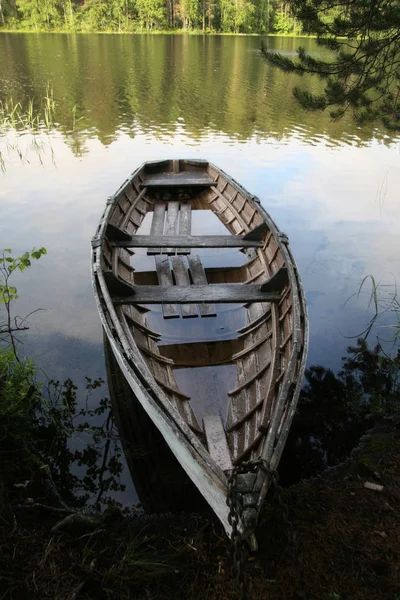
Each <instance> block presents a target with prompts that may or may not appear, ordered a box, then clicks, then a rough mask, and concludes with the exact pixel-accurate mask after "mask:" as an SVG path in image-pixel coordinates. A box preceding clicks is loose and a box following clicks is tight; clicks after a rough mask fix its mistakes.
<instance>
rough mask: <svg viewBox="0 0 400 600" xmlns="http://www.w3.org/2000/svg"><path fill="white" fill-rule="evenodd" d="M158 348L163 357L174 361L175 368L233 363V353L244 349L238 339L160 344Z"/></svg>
mask: <svg viewBox="0 0 400 600" xmlns="http://www.w3.org/2000/svg"><path fill="white" fill-rule="evenodd" d="M158 349H159V352H160V354H161V355H162V356H163V357H165V358H169V359H171V360H172V361H173V363H174V367H175V368H179V367H182V368H187V367H208V366H211V365H227V364H232V363H233V360H232V355H233V354H235V353H237V352H239V351H240V350H242V349H243V342H242V341H238V340H222V341H218V342H189V343H187V344H185V343H183V344H165V345H160V346H159V347H158Z"/></svg>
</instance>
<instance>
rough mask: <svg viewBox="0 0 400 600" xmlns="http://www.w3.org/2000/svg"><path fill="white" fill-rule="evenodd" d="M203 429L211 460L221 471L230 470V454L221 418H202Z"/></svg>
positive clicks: (214, 416) (217, 416) (215, 416)
mask: <svg viewBox="0 0 400 600" xmlns="http://www.w3.org/2000/svg"><path fill="white" fill-rule="evenodd" d="M203 429H204V433H205V436H206V441H207V448H208V452H209V453H210V456H211V458H212V459H213V460H214V461H215V462H216V463H217V465H218V466H219V467H221V469H222V470H223V471H228V470H230V469H232V458H231V453H230V451H229V447H228V442H227V440H226V435H225V429H224V425H223V423H222V419H221V417H220V416H219V415H213V416H206V417H204V418H203Z"/></svg>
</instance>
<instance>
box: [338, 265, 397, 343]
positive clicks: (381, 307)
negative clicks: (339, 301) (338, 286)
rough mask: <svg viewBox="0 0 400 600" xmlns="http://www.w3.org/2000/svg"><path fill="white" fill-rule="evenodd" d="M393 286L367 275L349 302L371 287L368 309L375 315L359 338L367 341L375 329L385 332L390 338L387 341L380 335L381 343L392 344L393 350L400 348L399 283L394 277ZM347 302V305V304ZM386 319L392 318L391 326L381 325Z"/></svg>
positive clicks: (387, 337)
mask: <svg viewBox="0 0 400 600" xmlns="http://www.w3.org/2000/svg"><path fill="white" fill-rule="evenodd" d="M393 279H394V281H393V283H392V284H389V285H388V284H382V283H380V282H377V281H376V279H375V277H374V276H373V275H366V276H365V277H364V279H363V280H362V281H361V283H360V286H359V288H358V291H357V292H356V293H355V294H353V295H352V296H351V297H350V298H349V299H348V300H347V302H348V301H349V300H350V299H351V298H354V297H357V298H359V296H360V295H361V294H362V293H363V292H364V289H365V288H366V287H367V285H368V284H369V285H370V290H369V292H368V294H369V302H368V309H370V308H371V307H372V308H373V311H374V314H373V316H372V317H371V319H370V320H369V322H368V324H367V326H366V328H365V329H364V331H362V332H361V333H360V334H359V335H358V336H357V337H363V338H364V339H365V340H367V339H368V336H369V335H370V334H371V331H372V329H373V328H374V327H379V329H381V330H384V331H385V332H386V334H388V336H385V337H386V339H385V338H384V337H382V336H380V335H378V336H377V337H378V340H379V341H384V342H390V343H392V345H393V348H396V347H397V346H399V342H400V298H399V295H398V292H397V282H396V279H395V277H394V276H393ZM347 302H346V303H347ZM384 317H390V321H391V322H390V323H389V324H385V323H384V324H381V323H380V322H381V321H382V319H383V318H384Z"/></svg>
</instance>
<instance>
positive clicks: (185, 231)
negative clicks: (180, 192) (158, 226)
mask: <svg viewBox="0 0 400 600" xmlns="http://www.w3.org/2000/svg"><path fill="white" fill-rule="evenodd" d="M191 230H192V206H191V205H190V204H189V203H187V202H183V203H182V204H181V207H180V211H179V235H180V236H181V237H186V236H189V235H190V232H191ZM177 253H178V254H190V248H179V249H177Z"/></svg>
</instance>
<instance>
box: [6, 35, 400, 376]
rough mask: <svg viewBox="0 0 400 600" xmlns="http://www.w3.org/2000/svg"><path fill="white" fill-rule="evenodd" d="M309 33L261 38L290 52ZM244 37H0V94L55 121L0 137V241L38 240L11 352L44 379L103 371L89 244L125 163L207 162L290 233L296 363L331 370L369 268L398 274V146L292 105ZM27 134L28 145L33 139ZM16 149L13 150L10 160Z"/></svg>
mask: <svg viewBox="0 0 400 600" xmlns="http://www.w3.org/2000/svg"><path fill="white" fill-rule="evenodd" d="M300 44H302V45H304V46H306V47H307V49H308V50H311V51H313V52H316V53H317V52H318V53H319V52H321V51H320V49H318V47H317V46H316V44H315V42H314V41H313V40H298V39H289V38H277V37H276V38H271V39H270V40H269V41H268V45H269V46H270V47H271V48H275V49H278V50H281V51H283V52H285V53H288V54H294V53H295V50H296V48H297V47H298V46H299V45H300ZM259 46H260V38H258V37H242V36H229V37H219V36H214V37H205V36H204V37H203V36H164V35H148V36H145V35H93V34H92V35H55V34H4V33H3V34H0V73H1V78H0V100H5V99H7V98H9V97H11V96H12V97H13V99H14V100H15V101H19V102H21V104H22V105H23V106H25V107H26V106H27V105H28V102H29V99H33V100H34V102H35V105H36V106H39V105H40V103H41V101H42V99H43V97H44V96H45V95H46V90H47V89H52V90H53V95H54V99H55V102H56V105H57V106H56V121H57V126H56V127H54V128H53V129H52V131H51V132H50V133H46V132H43V133H42V134H41V135H40V136H38V137H36V138H35V140H33V139H32V137H31V136H29V135H20V133H17V132H15V131H13V130H11V131H8V133H7V134H3V135H2V136H0V152H1V153H2V157H3V160H4V165H3V168H4V173H1V172H0V215H1V219H0V248H12V249H13V253H14V254H18V253H22V252H23V251H25V250H27V249H30V248H32V247H33V246H36V247H40V246H45V247H46V248H47V251H48V255H47V256H45V257H43V258H42V259H41V260H40V261H39V262H38V263H35V264H33V266H32V268H31V269H30V270H29V271H27V272H25V273H24V274H23V275H21V276H18V275H17V276H16V277H15V284H16V285H17V287H18V290H19V292H20V297H21V298H20V300H19V301H18V305H17V307H16V312H17V313H18V314H20V315H25V314H27V313H29V312H30V311H32V310H34V309H36V308H42V309H45V310H43V311H40V312H38V313H35V314H34V315H32V316H31V317H30V318H29V324H30V331H29V332H28V333H27V334H26V335H24V337H23V340H24V346H23V352H25V353H26V354H28V355H30V356H32V358H34V360H35V361H36V363H37V365H38V366H39V367H41V368H42V369H43V370H44V371H45V372H46V373H47V374H48V375H49V376H51V377H57V378H60V379H62V378H66V377H72V378H73V379H75V380H76V381H80V380H82V378H83V376H85V375H88V376H90V377H98V376H103V377H104V372H105V370H104V356H103V339H102V330H101V326H100V319H99V316H98V313H97V310H96V308H95V304H94V301H93V294H92V289H91V281H90V260H89V259H90V240H91V237H92V236H93V234H94V232H95V229H96V225H97V223H98V220H99V217H100V215H101V213H102V210H103V207H104V204H105V201H106V199H107V197H108V196H109V195H111V194H112V193H113V192H115V191H116V189H117V188H118V187H119V185H120V184H121V183H122V182H123V181H124V179H125V178H126V177H127V175H128V174H129V173H131V172H132V171H133V170H134V169H135V168H136V167H137V166H138V165H139V164H141V163H142V162H143V161H145V160H154V159H159V158H164V157H195V158H206V159H209V160H210V161H212V162H214V163H216V164H217V165H218V166H220V167H221V168H222V169H224V170H225V171H227V172H228V173H230V174H232V175H233V176H234V177H235V179H237V180H238V181H239V182H240V183H241V184H242V185H243V186H244V187H246V188H247V189H248V190H249V191H250V192H252V193H254V194H256V195H257V196H259V198H260V199H261V201H262V204H263V205H264V207H265V208H266V209H267V211H269V213H270V214H271V216H272V217H273V219H274V220H275V221H276V222H277V224H278V226H279V227H280V229H281V230H282V231H283V232H285V233H286V234H287V235H288V236H289V239H290V243H291V248H292V251H293V253H294V256H295V258H296V260H297V263H298V266H299V270H300V273H301V276H302V279H303V283H304V286H305V290H306V295H307V301H308V310H309V317H310V333H311V336H310V351H309V364H315V363H319V364H323V365H325V366H330V367H332V368H334V369H337V368H338V367H339V366H340V362H341V357H342V356H343V354H344V351H345V348H346V346H347V345H348V344H349V343H350V342H351V340H349V339H348V337H346V336H355V335H357V334H358V333H360V332H361V331H362V330H363V329H364V327H365V323H366V320H367V316H368V312H367V303H368V294H365V295H361V296H360V297H359V298H358V300H357V299H355V298H354V299H352V300H351V301H350V302H348V303H346V300H347V299H348V298H349V297H350V296H351V295H352V294H354V293H355V292H356V291H357V289H358V287H359V285H360V282H361V280H362V279H363V278H364V277H365V276H366V275H368V274H371V275H374V277H375V278H376V279H377V280H378V281H380V280H381V281H383V282H388V283H393V276H396V275H397V274H398V273H399V254H400V253H399V234H400V203H399V190H400V168H399V167H400V154H399V144H398V142H397V141H396V140H395V139H392V138H391V137H390V135H389V134H388V133H387V132H385V131H384V130H382V129H381V128H379V127H378V126H376V127H373V126H367V127H365V128H364V129H363V130H360V129H359V128H358V127H357V126H356V125H355V123H354V122H353V121H352V119H351V117H350V116H346V117H345V118H344V119H342V120H341V121H338V122H332V121H331V120H330V118H329V116H328V115H327V114H325V113H319V112H317V113H308V112H305V111H303V110H301V109H300V108H299V107H298V105H297V104H296V102H295V101H294V99H293V97H292V91H291V90H292V87H293V86H294V85H295V84H298V83H300V84H301V85H302V86H304V87H306V88H308V89H318V85H319V84H318V82H316V81H311V80H310V79H307V78H306V77H304V78H302V79H301V80H299V81H298V80H297V78H296V77H295V76H294V75H286V74H283V73H281V72H279V71H278V70H276V69H274V68H272V67H270V66H268V65H267V64H266V63H265V61H264V60H263V58H262V56H261V55H260V52H259ZM33 142H35V143H33ZM19 152H20V153H22V159H23V160H21V157H20V156H19Z"/></svg>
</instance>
